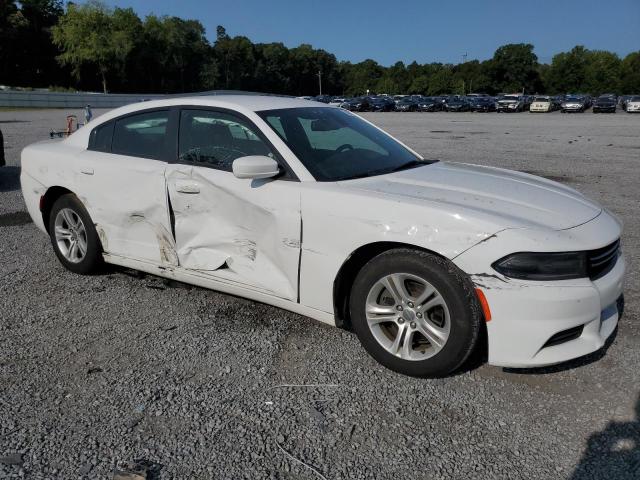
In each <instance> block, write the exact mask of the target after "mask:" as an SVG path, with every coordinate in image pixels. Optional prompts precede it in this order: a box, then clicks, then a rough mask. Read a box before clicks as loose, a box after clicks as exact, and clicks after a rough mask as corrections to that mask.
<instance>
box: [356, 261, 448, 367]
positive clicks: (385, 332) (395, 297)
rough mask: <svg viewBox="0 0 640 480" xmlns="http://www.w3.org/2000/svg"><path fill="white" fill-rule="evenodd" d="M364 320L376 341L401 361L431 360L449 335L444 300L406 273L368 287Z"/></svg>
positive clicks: (431, 288)
mask: <svg viewBox="0 0 640 480" xmlns="http://www.w3.org/2000/svg"><path fill="white" fill-rule="evenodd" d="M366 319H367V325H368V326H369V329H370V331H371V333H372V334H373V336H374V338H375V339H376V341H377V342H378V343H379V344H380V345H381V346H382V347H383V348H384V349H385V350H386V351H387V352H388V353H390V354H392V355H394V356H396V357H399V358H401V359H403V360H411V361H419V360H425V359H428V358H431V357H433V356H434V355H436V354H437V353H438V352H439V351H440V350H442V348H444V346H445V344H446V343H447V340H448V339H449V333H450V331H451V322H450V316H449V308H448V307H447V303H446V301H445V300H444V298H443V296H442V295H441V294H440V292H439V291H438V290H437V289H436V288H435V287H434V286H433V285H432V284H431V283H429V282H428V281H427V280H425V279H424V278H421V277H419V276H417V275H412V274H409V273H393V274H391V275H387V276H385V277H383V278H381V279H380V280H378V281H377V282H376V283H375V284H374V285H373V286H372V287H371V289H370V290H369V294H368V295H367V300H366Z"/></svg>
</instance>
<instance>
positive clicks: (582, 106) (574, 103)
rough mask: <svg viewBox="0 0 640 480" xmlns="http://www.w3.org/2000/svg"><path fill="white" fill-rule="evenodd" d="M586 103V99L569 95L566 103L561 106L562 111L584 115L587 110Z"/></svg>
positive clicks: (565, 100)
mask: <svg viewBox="0 0 640 480" xmlns="http://www.w3.org/2000/svg"><path fill="white" fill-rule="evenodd" d="M586 108H587V106H586V101H585V99H584V97H578V96H573V95H568V96H566V97H565V99H564V101H563V102H562V103H561V104H560V111H561V112H562V113H567V112H579V113H582V112H584V111H585V110H586Z"/></svg>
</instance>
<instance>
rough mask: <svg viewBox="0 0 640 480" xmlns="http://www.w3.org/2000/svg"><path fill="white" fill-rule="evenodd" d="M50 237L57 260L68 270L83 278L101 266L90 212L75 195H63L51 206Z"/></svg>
mask: <svg viewBox="0 0 640 480" xmlns="http://www.w3.org/2000/svg"><path fill="white" fill-rule="evenodd" d="M49 236H50V237H51V244H52V245H53V250H54V251H55V253H56V256H57V257H58V260H60V263H62V265H64V266H65V267H66V268H67V269H68V270H71V271H72V272H74V273H80V274H83V275H86V274H90V273H93V272H95V271H96V270H97V269H98V268H99V267H100V266H101V265H102V263H103V261H102V247H101V245H100V240H99V238H98V233H97V232H96V229H95V227H94V225H93V222H92V221H91V217H90V216H89V213H88V212H87V210H86V209H85V208H84V206H83V205H82V203H81V202H80V200H78V198H77V197H76V196H75V195H73V194H67V195H63V196H61V197H60V198H59V199H58V200H56V202H55V203H54V204H53V207H52V208H51V214H50V216H49Z"/></svg>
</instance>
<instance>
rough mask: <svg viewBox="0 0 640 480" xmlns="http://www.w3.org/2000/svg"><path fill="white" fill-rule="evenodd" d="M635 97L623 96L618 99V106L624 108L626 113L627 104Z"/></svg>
mask: <svg viewBox="0 0 640 480" xmlns="http://www.w3.org/2000/svg"><path fill="white" fill-rule="evenodd" d="M633 96H634V95H622V96H621V97H619V98H618V104H619V105H620V108H622V110H624V111H626V110H627V102H628V101H629V99H630V98H631V97H633Z"/></svg>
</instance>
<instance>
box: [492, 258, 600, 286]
mask: <svg viewBox="0 0 640 480" xmlns="http://www.w3.org/2000/svg"><path fill="white" fill-rule="evenodd" d="M491 266H492V267H493V268H494V269H495V270H496V271H498V272H500V273H501V274H503V275H504V276H505V277H510V278H518V279H521V280H569V279H572V278H584V277H588V274H587V255H586V253H585V252H563V253H533V252H520V253H512V254H511V255H507V256H506V257H503V258H501V259H500V260H498V261H496V262H494V263H493V264H492V265H491Z"/></svg>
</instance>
